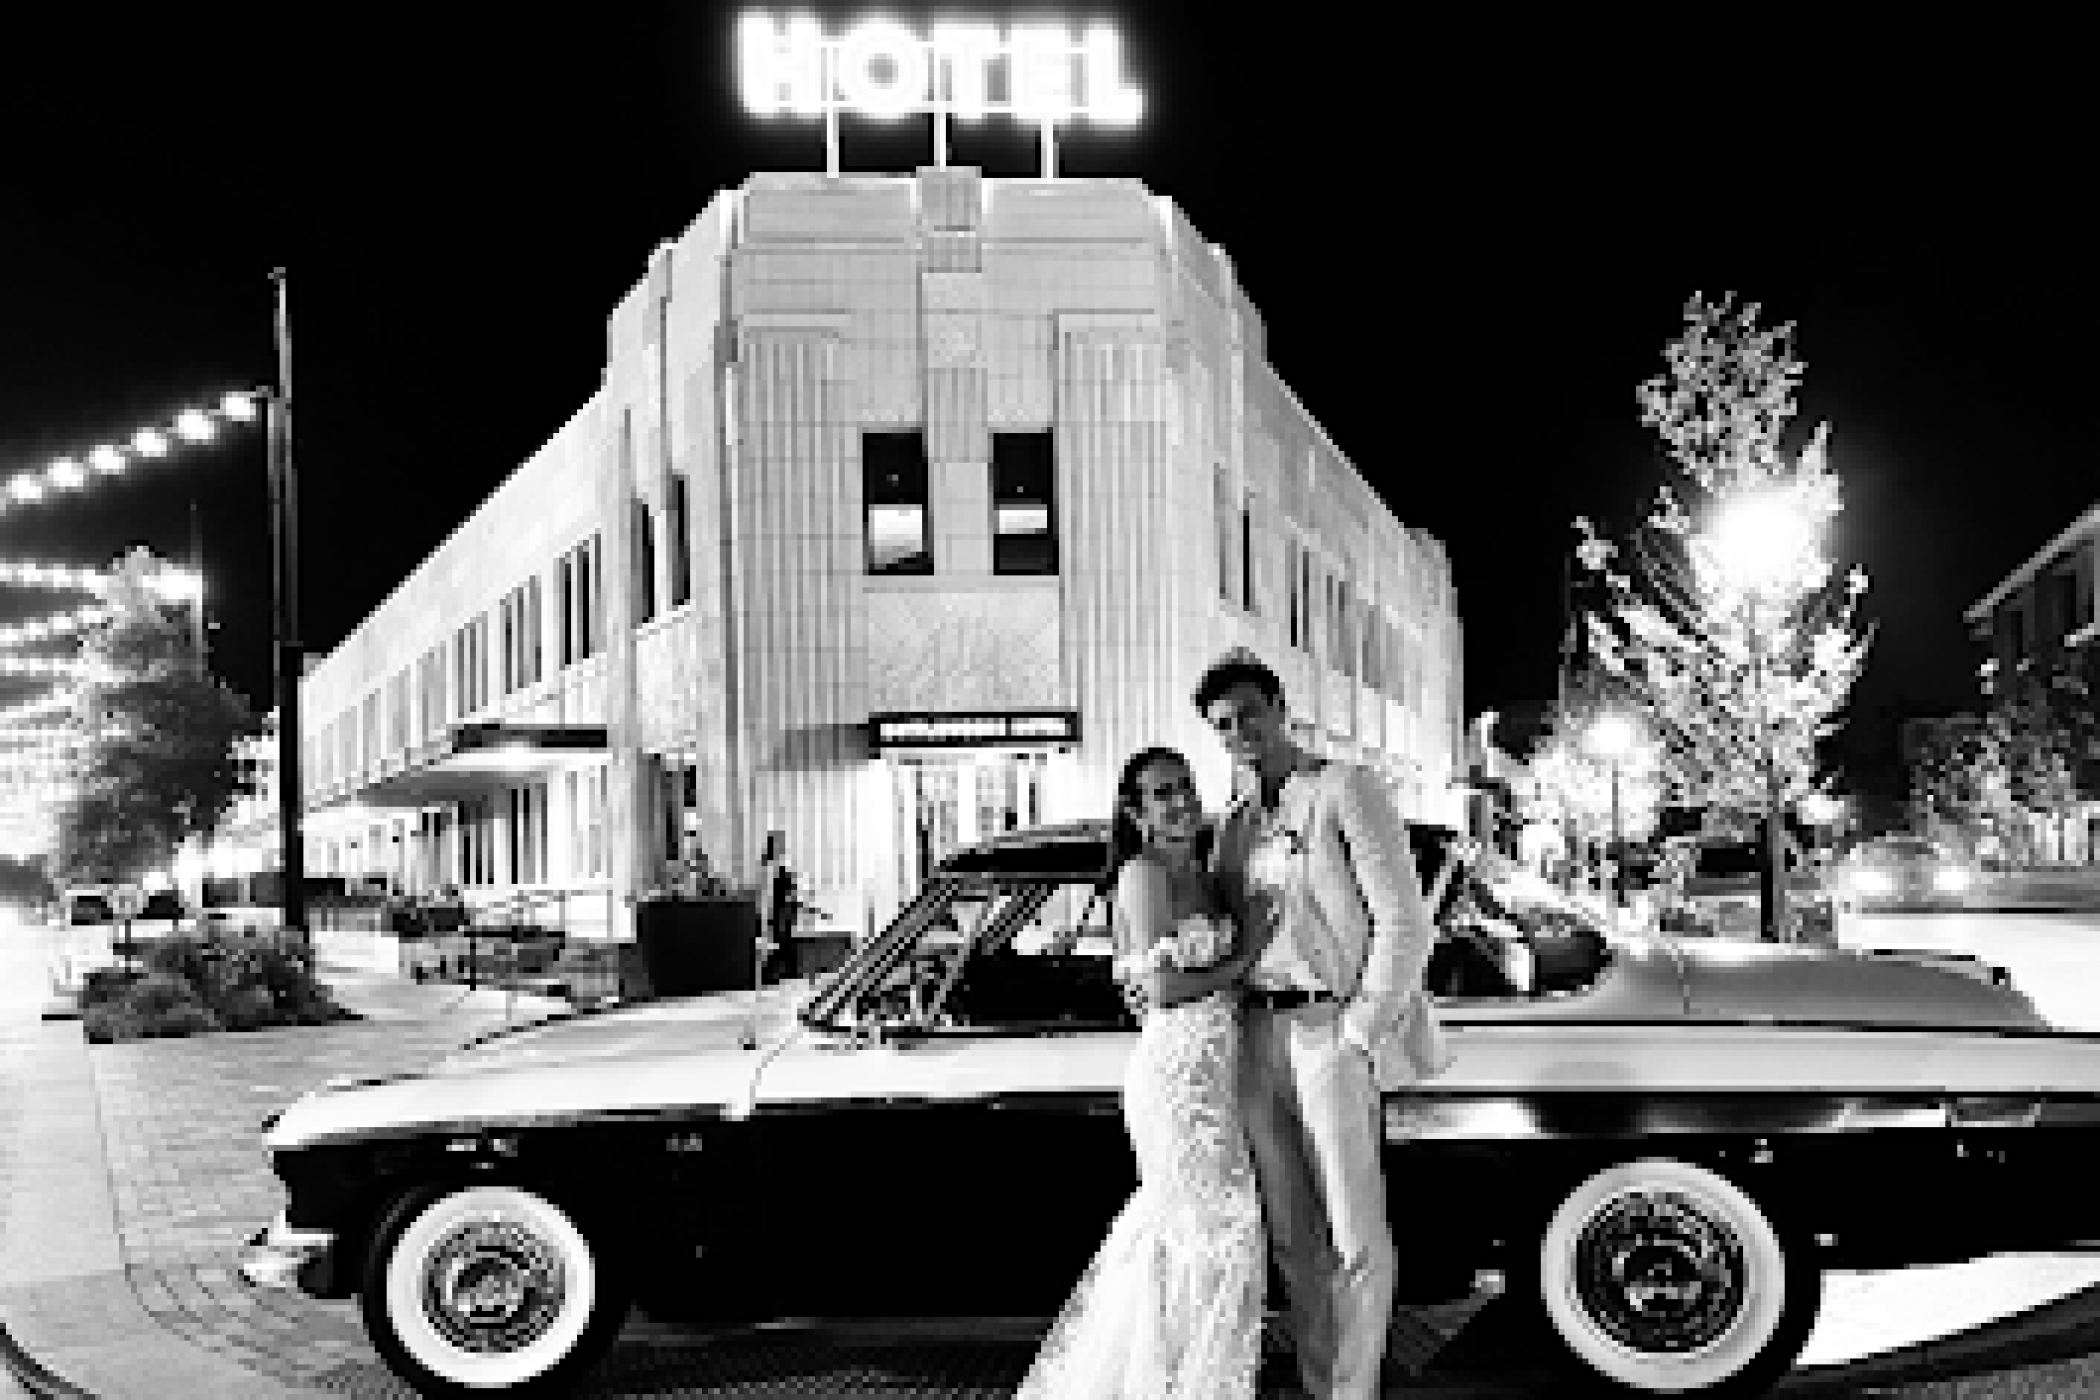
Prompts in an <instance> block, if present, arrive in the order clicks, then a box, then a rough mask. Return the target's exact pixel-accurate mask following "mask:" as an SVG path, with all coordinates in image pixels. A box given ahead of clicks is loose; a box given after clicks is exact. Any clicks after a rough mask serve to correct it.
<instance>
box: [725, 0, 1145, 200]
mask: <svg viewBox="0 0 2100 1400" xmlns="http://www.w3.org/2000/svg"><path fill="white" fill-rule="evenodd" d="M737 81H738V85H739V87H740V89H741V92H742V96H743V100H744V106H745V107H746V108H747V109H749V110H750V111H752V112H754V113H756V114H757V115H759V116H774V115H777V114H780V113H783V112H785V113H789V114H792V115H795V116H804V117H822V118H823V119H824V134H825V147H826V154H827V157H828V161H827V166H826V168H827V171H828V173H830V174H833V175H836V174H837V173H838V114H839V113H840V112H852V113H856V114H858V115H861V116H868V117H877V118H890V117H903V116H910V115H912V114H914V113H918V114H928V113H930V114H931V115H932V116H933V119H934V160H935V163H936V164H938V165H946V164H947V163H948V128H947V123H948V119H949V118H951V117H959V118H961V119H962V120H964V121H974V120H976V119H978V118H981V117H985V116H1005V117H1012V118H1015V119H1016V120H1019V121H1024V122H1032V123H1035V124H1036V125H1037V126H1039V127H1041V129H1042V133H1043V158H1044V166H1045V168H1044V171H1043V173H1044V174H1045V175H1046V176H1048V175H1054V174H1056V168H1055V146H1054V144H1053V137H1052V132H1053V130H1054V129H1055V128H1056V126H1057V125H1058V124H1059V123H1062V122H1069V121H1075V120H1077V121H1089V122H1103V123H1108V124H1112V125H1119V126H1122V125H1128V124H1130V123H1132V122H1135V121H1136V120H1137V119H1138V116H1139V114H1140V113H1141V112H1143V110H1144V105H1145V102H1144V95H1143V94H1142V93H1140V92H1139V91H1138V90H1137V89H1136V88H1133V87H1131V86H1130V85H1129V84H1128V83H1127V82H1125V81H1124V77H1123V60H1122V46H1121V43H1120V41H1119V40H1118V38H1117V36H1116V31H1115V30H1113V29H1111V28H1109V27H1108V26H1107V25H1103V24H1093V25H1088V26H1087V28H1086V30H1085V32H1084V33H1082V34H1081V35H1080V36H1079V38H1078V39H1077V40H1076V41H1075V40H1074V39H1073V38H1072V34H1071V31H1070V30H1069V29H1067V28H1065V27H1064V26H1063V25H1057V24H1017V25H1014V26H1012V27H1011V28H1008V29H1001V28H1000V27H999V26H997V25H991V24H967V23H956V22H942V23H938V24H935V25H933V26H932V28H931V29H930V30H929V31H928V33H927V34H926V35H925V36H924V37H922V36H920V35H918V34H915V33H914V32H912V30H911V29H910V28H908V27H907V26H905V25H903V24H900V23H898V22H897V21H896V20H893V19H885V18H879V17H878V18H871V19H864V20H861V21H859V22H858V23H856V24H854V25H852V26H850V27H848V28H847V29H846V30H845V31H844V32H843V33H841V34H837V35H829V34H826V33H825V32H824V29H823V27H822V26H821V25H820V24H819V23H818V22H817V21H816V20H814V19H812V18H809V17H808V16H804V15H797V16H794V17H792V18H789V19H788V20H786V21H785V22H784V23H783V22H781V21H779V20H776V19H775V18H773V17H772V16H770V15H766V14H761V13H755V12H754V13H747V14H745V15H744V16H743V17H742V18H741V20H739V22H738V25H737Z"/></svg>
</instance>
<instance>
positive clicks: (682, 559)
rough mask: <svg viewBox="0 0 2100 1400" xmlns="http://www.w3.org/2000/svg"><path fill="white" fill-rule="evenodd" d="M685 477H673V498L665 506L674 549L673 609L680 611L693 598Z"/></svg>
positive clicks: (665, 516)
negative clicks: (677, 608) (678, 608)
mask: <svg viewBox="0 0 2100 1400" xmlns="http://www.w3.org/2000/svg"><path fill="white" fill-rule="evenodd" d="M686 491H687V488H686V484H685V476H684V474H683V473H679V472H673V473H672V474H671V494H670V496H669V497H668V498H667V499H666V501H665V504H664V533H665V534H667V535H669V536H670V539H669V540H668V543H669V544H670V546H671V550H670V554H671V606H672V607H674V608H676V607H681V606H683V605H684V604H686V603H687V602H690V601H691V600H692V596H693V526H692V514H691V512H692V505H691V502H690V498H689V497H688V496H687V494H686Z"/></svg>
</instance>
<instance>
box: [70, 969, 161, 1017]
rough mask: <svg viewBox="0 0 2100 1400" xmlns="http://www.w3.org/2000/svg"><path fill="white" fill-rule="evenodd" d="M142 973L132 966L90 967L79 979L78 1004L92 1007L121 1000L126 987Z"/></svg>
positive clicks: (142, 974)
mask: <svg viewBox="0 0 2100 1400" xmlns="http://www.w3.org/2000/svg"><path fill="white" fill-rule="evenodd" d="M144 975H145V974H144V973H142V972H140V971H139V970H138V969H137V968H132V967H97V968H90V969H89V970H88V972H87V974H86V975H85V976H83V977H82V978H81V979H80V1004H81V1006H82V1007H83V1008H88V1009H92V1008H94V1007H97V1006H107V1005H110V1004H112V1003H114V1002H119V1001H122V1000H123V998H124V993H125V991H126V989H128V988H129V987H130V986H131V984H132V983H134V982H136V981H138V980H139V978H141V977H142V976H144Z"/></svg>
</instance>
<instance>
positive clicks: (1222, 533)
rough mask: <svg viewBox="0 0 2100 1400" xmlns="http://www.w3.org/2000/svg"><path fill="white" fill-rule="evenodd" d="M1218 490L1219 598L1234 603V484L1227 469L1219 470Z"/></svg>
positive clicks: (1214, 510) (1215, 496)
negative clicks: (1226, 473)
mask: <svg viewBox="0 0 2100 1400" xmlns="http://www.w3.org/2000/svg"><path fill="white" fill-rule="evenodd" d="M1216 486H1217V489H1216V490H1215V491H1213V492H1212V493H1211V495H1212V514H1213V515H1214V516H1215V517H1216V520H1217V527H1218V596H1219V597H1220V598H1223V599H1224V600H1225V601H1226V602H1228V603H1229V602H1231V601H1232V583H1233V578H1232V524H1233V521H1232V514H1233V512H1232V483H1231V482H1230V481H1229V480H1227V479H1226V476H1225V469H1224V468H1223V467H1219V468H1218V474H1217V483H1216Z"/></svg>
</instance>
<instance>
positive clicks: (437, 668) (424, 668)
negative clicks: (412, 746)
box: [416, 646, 445, 739]
mask: <svg viewBox="0 0 2100 1400" xmlns="http://www.w3.org/2000/svg"><path fill="white" fill-rule="evenodd" d="M416 673H417V674H416V680H417V686H416V689H417V691H418V692H419V693H420V695H421V705H422V714H421V716H420V718H421V719H422V721H423V722H422V724H421V725H419V726H418V727H417V729H416V734H417V736H418V737H420V738H423V739H431V738H435V737H436V736H437V735H439V734H442V733H444V732H445V649H444V647H442V646H434V647H432V648H431V649H430V650H429V651H426V652H424V653H423V659H422V660H421V661H419V662H417V663H416Z"/></svg>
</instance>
